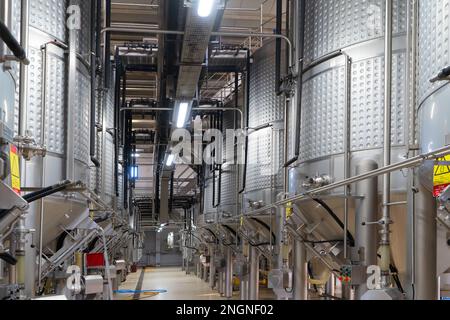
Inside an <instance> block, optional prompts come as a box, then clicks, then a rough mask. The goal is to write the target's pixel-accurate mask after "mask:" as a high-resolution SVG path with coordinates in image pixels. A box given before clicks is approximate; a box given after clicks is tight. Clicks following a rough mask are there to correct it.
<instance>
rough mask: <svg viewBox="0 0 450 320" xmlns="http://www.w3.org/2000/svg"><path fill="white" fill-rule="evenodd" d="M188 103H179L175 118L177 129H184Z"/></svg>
mask: <svg viewBox="0 0 450 320" xmlns="http://www.w3.org/2000/svg"><path fill="white" fill-rule="evenodd" d="M189 105H190V104H189V102H180V103H179V105H178V116H177V128H178V129H181V128H184V126H185V124H186V120H187V119H186V118H187V115H188V111H189Z"/></svg>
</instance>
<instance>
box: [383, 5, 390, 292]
mask: <svg viewBox="0 0 450 320" xmlns="http://www.w3.org/2000/svg"><path fill="white" fill-rule="evenodd" d="M385 12H386V19H385V20H386V25H385V56H384V59H385V68H384V80H385V82H384V148H383V156H384V159H383V166H384V167H387V166H389V165H390V164H391V147H392V138H391V133H392V127H391V126H392V53H393V51H392V32H393V25H392V16H393V4H392V0H386V11H385ZM390 202H391V175H390V173H389V172H388V173H386V174H385V175H384V177H383V217H382V220H383V221H384V223H383V225H382V228H381V231H380V233H381V240H380V255H381V259H380V260H381V262H380V266H381V273H382V287H383V288H387V287H389V285H390V270H389V265H390V255H391V253H390V224H391V223H392V221H391V214H390V211H391V208H390V207H389V205H388V203H390Z"/></svg>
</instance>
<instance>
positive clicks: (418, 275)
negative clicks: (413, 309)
mask: <svg viewBox="0 0 450 320" xmlns="http://www.w3.org/2000/svg"><path fill="white" fill-rule="evenodd" d="M418 180H419V179H418ZM418 191H419V192H418V193H417V195H416V210H415V214H414V216H415V217H414V224H415V226H414V227H415V237H414V256H415V259H414V269H415V286H414V289H415V290H414V291H415V296H414V299H415V300H436V299H437V291H438V286H437V262H436V261H437V246H436V233H437V226H436V213H437V205H436V200H435V199H434V198H433V194H432V193H431V192H430V191H429V190H428V189H427V188H426V187H425V186H424V185H423V184H422V183H420V182H419V183H418Z"/></svg>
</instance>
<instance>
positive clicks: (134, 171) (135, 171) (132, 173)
mask: <svg viewBox="0 0 450 320" xmlns="http://www.w3.org/2000/svg"><path fill="white" fill-rule="evenodd" d="M138 177H139V169H138V167H137V166H132V167H130V178H131V179H132V180H135V179H138Z"/></svg>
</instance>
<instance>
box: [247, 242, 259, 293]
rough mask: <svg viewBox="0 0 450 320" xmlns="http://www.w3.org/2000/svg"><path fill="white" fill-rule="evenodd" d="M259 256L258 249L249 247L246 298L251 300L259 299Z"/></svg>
mask: <svg viewBox="0 0 450 320" xmlns="http://www.w3.org/2000/svg"><path fill="white" fill-rule="evenodd" d="M259 256H260V253H259V251H258V249H257V248H256V247H251V249H250V273H249V280H248V282H249V284H248V298H249V300H253V301H255V300H258V299H259Z"/></svg>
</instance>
